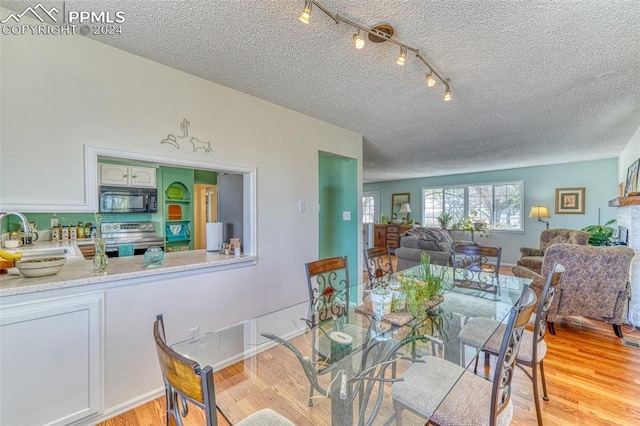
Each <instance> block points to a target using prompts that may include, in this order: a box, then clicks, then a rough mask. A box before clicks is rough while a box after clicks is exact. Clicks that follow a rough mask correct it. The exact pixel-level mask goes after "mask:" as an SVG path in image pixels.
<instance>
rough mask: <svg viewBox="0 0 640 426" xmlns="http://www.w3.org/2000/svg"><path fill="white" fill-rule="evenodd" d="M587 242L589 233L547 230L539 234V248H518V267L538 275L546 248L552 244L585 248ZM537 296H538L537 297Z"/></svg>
mask: <svg viewBox="0 0 640 426" xmlns="http://www.w3.org/2000/svg"><path fill="white" fill-rule="evenodd" d="M588 242H589V233H588V232H586V231H576V230H573V229H564V228H558V229H547V230H544V231H542V232H541V233H540V244H539V246H540V247H539V248H533V247H520V256H521V257H520V259H519V260H518V266H523V267H525V268H527V269H530V270H532V271H533V272H536V273H538V274H540V273H541V271H542V258H543V257H544V252H545V250H546V249H547V247H549V246H551V245H553V244H562V243H568V244H579V245H582V246H586V245H587V243H588ZM538 296H539V295H538Z"/></svg>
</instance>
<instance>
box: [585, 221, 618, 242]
mask: <svg viewBox="0 0 640 426" xmlns="http://www.w3.org/2000/svg"><path fill="white" fill-rule="evenodd" d="M615 221H616V220H615V219H611V220H610V221H608V222H607V223H605V224H604V225H600V223H598V224H597V225H589V226H585V227H584V228H582V230H583V231H587V232H588V233H589V245H592V246H607V245H609V243H610V242H611V237H612V236H613V232H614V231H615V229H614V228H612V227H611V226H609V225H612V224H613V223H615Z"/></svg>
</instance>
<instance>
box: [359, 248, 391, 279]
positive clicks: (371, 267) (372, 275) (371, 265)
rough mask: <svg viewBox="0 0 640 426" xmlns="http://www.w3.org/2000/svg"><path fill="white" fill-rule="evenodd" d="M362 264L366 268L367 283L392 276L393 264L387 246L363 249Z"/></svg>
mask: <svg viewBox="0 0 640 426" xmlns="http://www.w3.org/2000/svg"><path fill="white" fill-rule="evenodd" d="M363 252H364V263H365V265H366V266H367V273H368V274H369V281H370V282H371V281H373V280H378V279H383V278H385V277H390V276H391V275H392V274H393V263H392V262H391V252H390V251H389V246H384V247H374V248H370V249H364V250H363Z"/></svg>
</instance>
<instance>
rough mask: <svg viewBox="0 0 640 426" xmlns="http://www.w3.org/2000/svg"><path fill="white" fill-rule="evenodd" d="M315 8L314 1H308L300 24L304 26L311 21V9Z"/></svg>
mask: <svg viewBox="0 0 640 426" xmlns="http://www.w3.org/2000/svg"><path fill="white" fill-rule="evenodd" d="M312 6H313V1H312V0H306V1H305V2H304V10H303V11H302V15H300V22H302V23H304V24H308V23H309V19H311V7H312Z"/></svg>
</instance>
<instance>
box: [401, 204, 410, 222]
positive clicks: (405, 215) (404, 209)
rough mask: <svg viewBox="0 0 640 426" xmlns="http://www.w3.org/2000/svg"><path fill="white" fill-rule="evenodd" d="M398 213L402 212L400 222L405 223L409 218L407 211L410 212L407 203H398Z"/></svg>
mask: <svg viewBox="0 0 640 426" xmlns="http://www.w3.org/2000/svg"><path fill="white" fill-rule="evenodd" d="M400 213H402V222H403V223H407V220H408V219H409V213H411V206H410V205H409V203H404V204H401V205H400Z"/></svg>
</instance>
